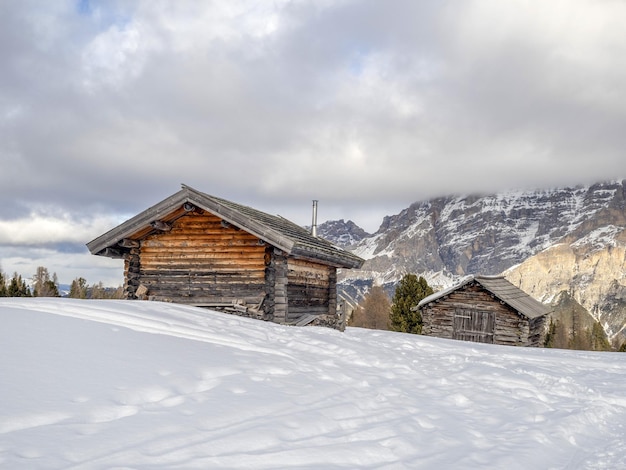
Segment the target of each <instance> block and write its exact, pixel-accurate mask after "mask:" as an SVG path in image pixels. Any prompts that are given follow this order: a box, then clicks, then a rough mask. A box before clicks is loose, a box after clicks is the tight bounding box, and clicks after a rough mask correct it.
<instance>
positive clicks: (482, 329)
mask: <svg viewBox="0 0 626 470" xmlns="http://www.w3.org/2000/svg"><path fill="white" fill-rule="evenodd" d="M495 328H496V314H495V312H483V311H480V310H470V309H457V310H456V311H455V313H454V330H453V338H454V339H460V340H462V341H473V342H475V343H493V335H494V331H495Z"/></svg>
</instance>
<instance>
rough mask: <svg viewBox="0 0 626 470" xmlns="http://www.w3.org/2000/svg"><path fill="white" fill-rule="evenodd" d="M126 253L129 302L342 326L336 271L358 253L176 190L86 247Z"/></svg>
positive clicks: (354, 261) (356, 261)
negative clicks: (158, 302)
mask: <svg viewBox="0 0 626 470" xmlns="http://www.w3.org/2000/svg"><path fill="white" fill-rule="evenodd" d="M87 247H88V248H89V251H90V252H91V253H92V254H94V255H99V256H107V257H110V258H120V259H123V260H124V289H125V296H126V298H128V299H137V298H140V299H148V300H161V301H170V302H177V303H184V304H189V305H195V306H199V307H209V308H215V309H222V310H226V311H229V312H231V313H237V314H240V315H245V316H251V317H256V318H260V319H264V320H271V321H274V322H276V323H289V324H291V323H293V324H296V323H314V324H323V325H326V326H331V327H340V325H339V324H338V320H339V319H338V316H337V269H338V268H348V269H349V268H357V267H361V265H362V264H363V260H362V259H361V258H359V257H358V256H356V255H354V254H352V253H350V252H348V251H346V250H343V249H341V248H339V247H337V246H335V245H333V244H332V243H330V242H328V241H326V240H324V239H322V238H319V237H317V236H315V235H314V234H312V233H311V232H309V231H308V230H306V229H304V228H303V227H300V226H298V225H296V224H294V223H292V222H290V221H288V220H286V219H284V218H282V217H280V216H273V215H269V214H266V213H264V212H261V211H258V210H255V209H252V208H250V207H247V206H243V205H240V204H236V203H234V202H230V201H227V200H224V199H220V198H217V197H214V196H210V195H208V194H205V193H202V192H200V191H197V190H195V189H193V188H191V187H189V186H186V185H183V186H182V189H181V190H180V191H179V192H177V193H175V194H173V195H172V196H170V197H168V198H167V199H165V200H163V201H161V202H160V203H158V204H156V205H155V206H153V207H151V208H149V209H146V210H145V211H143V212H141V213H140V214H138V215H136V216H135V217H133V218H131V219H130V220H128V221H126V222H124V223H122V224H121V225H119V226H118V227H116V228H114V229H112V230H110V231H109V232H107V233H105V234H103V235H101V236H99V237H98V238H96V239H94V240H93V241H91V242H89V243H88V244H87Z"/></svg>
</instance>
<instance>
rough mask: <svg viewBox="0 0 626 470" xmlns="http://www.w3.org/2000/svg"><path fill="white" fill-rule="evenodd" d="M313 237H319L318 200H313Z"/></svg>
mask: <svg viewBox="0 0 626 470" xmlns="http://www.w3.org/2000/svg"><path fill="white" fill-rule="evenodd" d="M311 235H313V236H314V237H317V200H315V199H313V220H312V222H311Z"/></svg>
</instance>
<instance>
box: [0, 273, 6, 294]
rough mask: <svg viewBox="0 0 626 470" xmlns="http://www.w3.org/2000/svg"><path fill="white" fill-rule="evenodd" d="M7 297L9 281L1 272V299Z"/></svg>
mask: <svg viewBox="0 0 626 470" xmlns="http://www.w3.org/2000/svg"><path fill="white" fill-rule="evenodd" d="M6 296H7V280H6V278H5V277H4V274H3V273H2V271H0V297H6Z"/></svg>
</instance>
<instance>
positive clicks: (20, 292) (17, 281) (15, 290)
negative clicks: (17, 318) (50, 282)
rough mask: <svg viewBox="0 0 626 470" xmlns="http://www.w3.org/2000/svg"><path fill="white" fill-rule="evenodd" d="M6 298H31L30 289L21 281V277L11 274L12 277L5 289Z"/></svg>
mask: <svg viewBox="0 0 626 470" xmlns="http://www.w3.org/2000/svg"><path fill="white" fill-rule="evenodd" d="M7 296H8V297H31V293H30V289H29V287H28V286H27V285H26V282H25V281H24V280H23V279H22V276H21V275H19V274H17V273H13V277H12V278H11V281H10V282H9V286H8V287H7Z"/></svg>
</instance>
